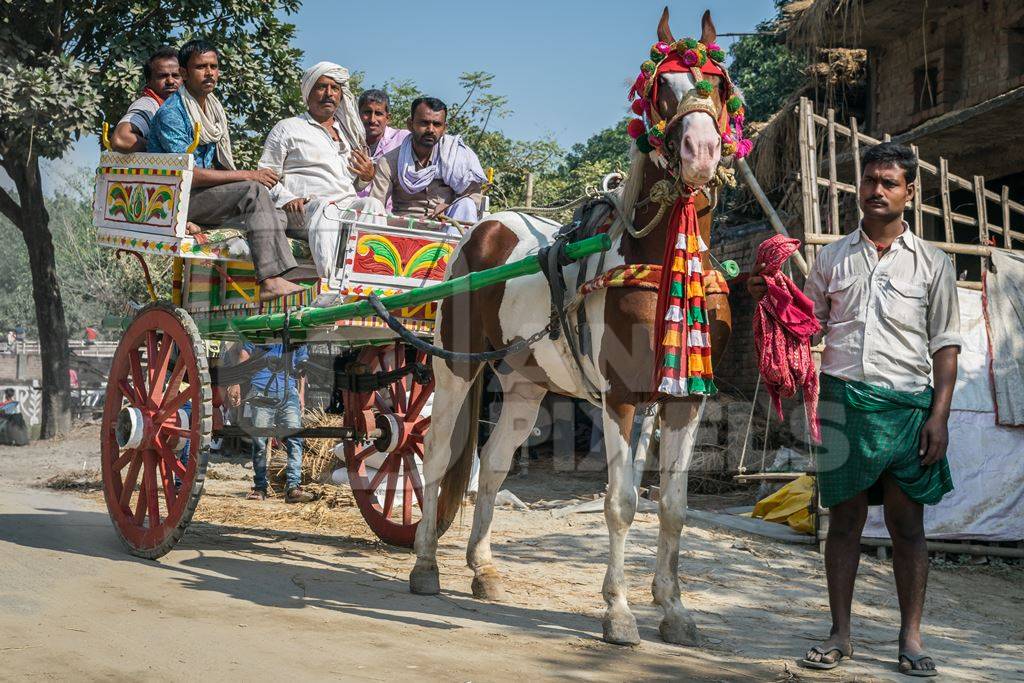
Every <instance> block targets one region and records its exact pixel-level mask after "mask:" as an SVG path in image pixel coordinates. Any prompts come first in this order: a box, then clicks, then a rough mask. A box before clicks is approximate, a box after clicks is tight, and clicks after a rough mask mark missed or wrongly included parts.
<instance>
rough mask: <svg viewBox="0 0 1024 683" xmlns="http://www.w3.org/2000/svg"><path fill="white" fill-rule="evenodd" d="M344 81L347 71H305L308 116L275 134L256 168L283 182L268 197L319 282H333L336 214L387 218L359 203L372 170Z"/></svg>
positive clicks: (325, 65)
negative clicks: (307, 254)
mask: <svg viewBox="0 0 1024 683" xmlns="http://www.w3.org/2000/svg"><path fill="white" fill-rule="evenodd" d="M348 80H349V73H348V69H346V68H344V67H342V66H339V65H337V64H334V63H332V62H320V63H319V64H317V65H315V66H313V67H312V68H310V69H308V70H307V71H306V73H305V74H303V76H302V83H301V88H302V97H303V99H304V100H305V101H306V107H307V109H308V111H307V112H306V113H305V114H302V115H300V116H293V117H291V118H287V119H284V120H283V121H280V122H279V123H278V124H277V125H276V126H274V128H273V130H271V131H270V134H269V135H268V136H267V140H266V142H265V143H264V145H263V156H262V158H260V163H259V167H260V168H261V169H267V170H269V171H272V172H273V173H275V174H277V175H278V176H280V178H281V182H279V183H278V184H277V185H275V186H274V187H273V189H271V191H270V197H271V199H273V200H274V204H275V205H276V206H277V207H278V208H280V209H284V211H285V213H286V214H287V216H288V225H289V229H290V231H291V232H293V233H298V234H299V235H301V236H302V237H304V238H305V239H306V240H307V241H308V242H309V248H310V251H311V252H312V255H313V262H314V263H315V264H316V269H317V273H318V274H319V275H320V277H321V278H331V277H332V276H333V275H334V267H335V265H336V261H337V256H338V242H339V239H340V236H341V226H342V222H341V218H342V217H343V214H341V212H340V211H339V209H351V210H353V211H357V212H363V211H368V212H370V213H373V214H378V215H382V214H383V213H384V206H383V205H382V204H381V203H380V202H379V201H377V200H376V199H373V198H371V197H367V198H360V197H357V196H356V189H363V188H365V187H367V186H368V185H369V183H370V181H371V180H373V175H374V166H373V161H372V160H371V159H370V155H369V154H368V153H367V150H366V137H365V134H364V132H363V124H362V122H361V121H360V120H359V114H358V113H356V104H355V98H354V97H353V95H352V91H351V90H349V87H348ZM380 220H383V218H381V219H380Z"/></svg>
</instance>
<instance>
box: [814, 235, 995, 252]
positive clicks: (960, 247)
mask: <svg viewBox="0 0 1024 683" xmlns="http://www.w3.org/2000/svg"><path fill="white" fill-rule="evenodd" d="M841 239H843V235H808V236H807V240H806V241H807V242H811V243H812V244H831V243H832V242H837V241H839V240H841ZM927 242H928V244H930V245H932V246H933V247H935V248H936V249H941V250H942V251H944V252H946V253H947V254H968V255H970V256H988V255H989V254H991V253H992V249H993V248H994V247H988V246H980V245H977V244H959V243H957V242H933V241H931V240H927Z"/></svg>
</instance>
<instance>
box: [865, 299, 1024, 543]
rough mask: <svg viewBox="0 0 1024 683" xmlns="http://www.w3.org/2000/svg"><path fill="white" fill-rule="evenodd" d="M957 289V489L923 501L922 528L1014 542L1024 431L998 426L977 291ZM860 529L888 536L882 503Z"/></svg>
mask: <svg viewBox="0 0 1024 683" xmlns="http://www.w3.org/2000/svg"><path fill="white" fill-rule="evenodd" d="M957 291H958V293H959V300H960V331H961V335H962V336H963V340H964V346H963V348H962V349H961V353H960V358H959V369H958V372H957V382H956V390H955V391H954V393H953V405H952V408H953V410H952V413H951V415H950V418H949V450H948V452H947V453H948V454H947V457H948V458H949V467H950V470H951V471H952V474H953V485H954V487H955V488H954V490H953V491H952V492H950V493H949V494H948V495H947V496H946V497H945V498H943V499H942V502H940V503H939V504H938V505H930V506H926V507H925V512H924V525H925V534H926V535H927V537H928V538H934V539H941V538H946V539H977V540H989V541H1017V540H1021V539H1024V429H1021V428H1014V427H1000V426H997V425H996V415H995V405H994V403H993V399H992V381H991V379H990V376H989V371H988V369H989V351H988V336H987V331H986V329H985V321H984V316H983V313H982V307H981V292H976V291H973V290H968V289H962V288H961V289H958V290H957ZM864 535H865V536H868V537H873V538H884V537H886V536H888V535H889V534H888V532H887V531H886V529H885V522H884V521H883V518H882V508H881V507H872V508H870V511H869V513H868V521H867V525H866V526H865V528H864Z"/></svg>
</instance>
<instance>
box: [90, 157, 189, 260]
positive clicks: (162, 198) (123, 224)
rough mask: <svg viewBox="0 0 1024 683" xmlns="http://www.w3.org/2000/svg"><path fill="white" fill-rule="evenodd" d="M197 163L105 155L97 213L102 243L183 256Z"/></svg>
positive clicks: (98, 174)
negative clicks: (193, 174) (183, 242)
mask: <svg viewBox="0 0 1024 683" xmlns="http://www.w3.org/2000/svg"><path fill="white" fill-rule="evenodd" d="M194 164H195V160H194V159H193V157H192V155H191V154H154V153H150V152H137V153H135V154H120V153H118V152H111V151H104V152H102V153H101V154H100V166H99V168H98V169H96V187H95V193H94V195H93V212H92V215H93V225H94V226H95V227H96V240H97V241H98V242H99V244H100V245H102V246H105V247H111V248H115V249H129V250H132V251H140V252H146V253H151V254H160V255H164V256H176V255H180V252H181V242H182V239H183V238H185V236H186V233H185V223H186V216H187V214H188V195H189V189H190V188H191V186H192V168H193V165H194Z"/></svg>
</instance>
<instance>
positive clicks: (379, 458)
mask: <svg viewBox="0 0 1024 683" xmlns="http://www.w3.org/2000/svg"><path fill="white" fill-rule="evenodd" d="M407 350H408V347H407V346H406V345H405V344H400V343H399V344H394V345H389V346H379V347H369V348H366V349H364V350H363V351H362V353H360V354H359V358H358V360H357V363H359V364H360V365H362V366H364V367H365V370H366V372H368V373H375V372H388V371H391V370H394V369H395V368H399V367H402V366H403V365H405V364H406V361H407V359H410V358H411V356H410V355H409V354H408V353H407ZM415 361H416V362H417V363H429V359H428V358H427V356H426V354H425V353H423V352H417V353H416V354H415ZM433 393H434V381H433V380H431V381H430V382H428V383H426V384H417V383H416V382H414V381H413V378H412V375H411V374H407V375H405V376H404V377H402V378H401V379H399V380H397V381H395V382H394V383H392V384H390V385H388V386H387V387H385V388H383V389H378V390H377V391H375V392H373V393H372V394H371V395H365V394H360V395H359V396H361V397H362V398H363V405H364V406H365V407H366V408H368V409H371V410H373V411H374V413H376V415H377V420H378V421H379V422H380V421H384V422H386V423H387V431H388V432H389V433H390V435H391V438H390V439H389V441H388V443H387V444H386V445H385V446H384V447H383V448H382V449H381V450H378V449H377V447H375V446H374V445H373V444H357V443H355V442H351V441H348V442H345V463H346V467H347V468H348V477H349V483H350V484H351V486H352V494H353V496H354V497H355V499H356V503H357V504H358V505H359V511H360V512H362V514H363V517H364V518H365V519H366V523H367V524H368V525H369V526H370V528H371V529H372V530H373V532H374V533H375V534H377V536H379V537H380V539H381V540H382V541H384V542H385V543H390V544H392V545H397V546H403V547H406V548H411V547H412V544H413V540H414V539H415V537H416V526H417V525H418V524H419V520H420V517H421V516H422V515H421V513H420V506H421V505H422V503H423V482H422V479H421V475H420V472H421V471H422V465H423V441H424V438H425V437H426V434H427V430H428V429H429V427H430V417H429V416H424V415H423V409H424V407H425V406H426V404H427V402H428V400H429V399H430V398H431V396H432V395H433ZM378 445H381V444H378Z"/></svg>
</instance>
